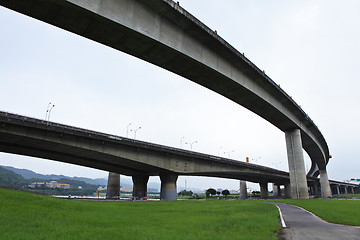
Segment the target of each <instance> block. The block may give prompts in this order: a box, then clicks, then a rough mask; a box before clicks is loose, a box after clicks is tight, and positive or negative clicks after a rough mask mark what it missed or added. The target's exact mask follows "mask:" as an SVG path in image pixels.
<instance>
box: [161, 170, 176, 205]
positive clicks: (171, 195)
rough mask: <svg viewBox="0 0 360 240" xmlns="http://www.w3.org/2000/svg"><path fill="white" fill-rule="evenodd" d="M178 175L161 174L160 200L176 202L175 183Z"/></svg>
mask: <svg viewBox="0 0 360 240" xmlns="http://www.w3.org/2000/svg"><path fill="white" fill-rule="evenodd" d="M177 178H178V175H177V174H174V173H167V174H161V175H160V180H161V192H160V200H176V199H177V189H176V181H177Z"/></svg>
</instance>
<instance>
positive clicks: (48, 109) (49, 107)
mask: <svg viewBox="0 0 360 240" xmlns="http://www.w3.org/2000/svg"><path fill="white" fill-rule="evenodd" d="M53 107H55V105H52V106H51V102H49V104H48V106H47V108H46V115H45V121H47V120H48V113H49V111H50V110H51V108H53Z"/></svg>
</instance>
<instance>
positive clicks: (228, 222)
mask: <svg viewBox="0 0 360 240" xmlns="http://www.w3.org/2000/svg"><path fill="white" fill-rule="evenodd" d="M0 196H1V197H0V239H2V240H4V239H11V240H15V239H36V240H41V239H142V240H147V239H157V240H161V239H171V240H177V239H179V240H180V239H181V240H183V239H231V240H233V239H247V240H251V239H262V240H263V239H266V240H271V239H277V231H278V230H279V228H280V227H279V225H278V210H277V208H276V207H275V206H273V205H271V204H268V203H266V202H264V201H202V200H201V201H170V202H166V201H164V202H160V201H148V202H123V201H122V202H120V201H115V202H114V201H108V202H101V201H100V202H97V201H80V200H67V199H57V198H53V197H48V196H42V195H34V194H29V193H24V192H19V191H14V190H8V189H0Z"/></svg>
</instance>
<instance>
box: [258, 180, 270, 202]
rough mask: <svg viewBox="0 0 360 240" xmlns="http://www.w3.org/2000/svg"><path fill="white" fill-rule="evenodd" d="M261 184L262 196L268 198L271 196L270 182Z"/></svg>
mask: <svg viewBox="0 0 360 240" xmlns="http://www.w3.org/2000/svg"><path fill="white" fill-rule="evenodd" d="M259 184H260V198H263V199H266V198H268V197H269V190H268V183H259Z"/></svg>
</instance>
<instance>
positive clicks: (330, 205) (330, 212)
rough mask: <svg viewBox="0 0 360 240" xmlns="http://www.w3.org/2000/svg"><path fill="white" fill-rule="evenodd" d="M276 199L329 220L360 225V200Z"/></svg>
mask: <svg viewBox="0 0 360 240" xmlns="http://www.w3.org/2000/svg"><path fill="white" fill-rule="evenodd" d="M274 201H276V202H282V203H287V204H292V205H296V206H299V207H302V208H304V209H306V210H308V211H310V212H312V213H314V214H315V215H317V216H319V217H320V218H322V219H324V220H325V221H328V222H332V223H339V224H346V225H353V226H360V200H332V199H307V200H303V199H283V200H274Z"/></svg>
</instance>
